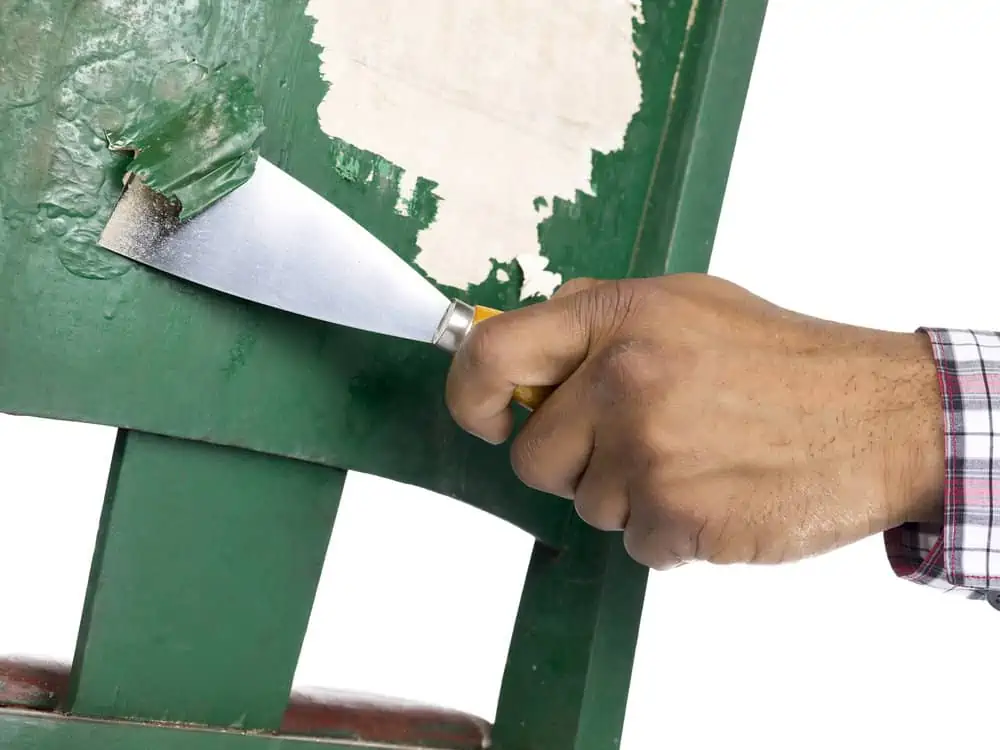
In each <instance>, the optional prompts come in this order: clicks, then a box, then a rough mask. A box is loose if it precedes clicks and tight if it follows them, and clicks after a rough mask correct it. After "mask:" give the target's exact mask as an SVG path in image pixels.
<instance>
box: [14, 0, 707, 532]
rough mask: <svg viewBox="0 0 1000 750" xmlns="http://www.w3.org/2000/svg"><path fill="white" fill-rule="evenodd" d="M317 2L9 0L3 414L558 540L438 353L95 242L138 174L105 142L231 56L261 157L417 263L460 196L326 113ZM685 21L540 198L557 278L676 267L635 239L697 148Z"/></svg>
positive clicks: (650, 52) (652, 50) (515, 294)
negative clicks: (149, 443)
mask: <svg viewBox="0 0 1000 750" xmlns="http://www.w3.org/2000/svg"><path fill="white" fill-rule="evenodd" d="M608 1H609V2H617V1H618V0H608ZM306 6H307V0H285V1H283V2H271V1H270V0H177V1H176V2H172V3H164V2H159V1H158V0H87V1H86V2H79V1H77V0H2V1H0V164H2V165H3V169H2V171H0V212H2V219H3V220H2V222H0V237H2V238H3V239H4V242H3V244H2V245H0V320H2V321H3V323H4V324H3V325H2V326H0V362H3V368H2V370H0V410H4V411H7V412H12V413H25V414H34V415H38V416H47V417H56V418H62V419H79V420H83V421H88V422H94V423H99V424H111V425H117V426H123V427H128V428H131V429H137V430H142V431H147V432H154V433H158V434H166V435H173V436H178V437H187V438H191V439H196V440H204V441H208V442H216V443H223V444H229V445H237V446H240V447H245V448H250V449H253V450H259V451H264V452H268V453H273V454H278V455H285V456H292V457H295V458H299V459H304V460H307V461H316V462H319V463H323V464H326V465H330V466H337V467H342V468H347V469H356V470H359V471H364V472H369V473H374V474H378V475H381V476H387V477H390V478H393V479H396V480H399V481H402V482H408V483H411V484H416V485H419V486H423V487H427V488H429V489H431V490H434V491H436V492H439V493H441V494H444V495H448V496H450V497H456V498H460V499H462V500H465V501H467V502H470V503H472V504H474V505H476V506H478V507H480V508H482V509H484V510H486V511H487V512H490V513H494V514H496V515H498V516H500V517H502V518H506V519H508V520H509V521H510V522H511V523H514V524H515V525H518V526H520V527H522V528H526V529H528V530H530V531H531V533H534V534H537V535H539V536H540V537H541V538H543V539H546V540H547V541H552V540H556V539H558V538H560V535H561V534H562V533H563V529H564V528H565V518H566V513H567V509H566V506H565V503H562V502H555V501H554V500H553V499H552V498H550V497H549V496H545V495H540V494H539V493H534V492H531V491H529V490H528V489H526V488H525V487H524V486H523V485H522V484H521V483H520V482H518V480H517V478H516V476H514V475H513V473H512V472H511V470H510V466H509V461H508V460H507V454H506V452H505V451H503V450H499V451H497V450H495V449H494V448H492V447H491V446H485V445H481V444H480V443H479V442H478V441H476V440H475V439H474V438H469V437H468V436H466V435H465V434H464V433H462V431H461V430H459V429H458V428H457V427H456V426H455V425H454V422H453V420H451V418H450V416H449V415H448V413H447V410H446V409H445V407H444V404H443V398H442V395H441V394H442V388H443V383H444V379H445V375H446V370H447V364H448V361H447V357H445V356H441V353H440V352H436V351H433V350H431V351H428V349H429V348H428V347H426V346H421V345H418V344H411V343H410V342H400V341H392V340H385V339H382V338H378V337H372V336H369V335H365V334H363V333H360V332H355V331H350V330H346V329H339V328H337V327H335V326H323V325H319V324H316V323H315V322H312V321H303V320H301V319H298V318H296V317H294V316H287V315H281V314H279V313H277V312H276V311H273V310H266V309H261V308H259V307H255V306H253V305H249V304H247V303H244V302H242V301H239V300H232V299H229V298H224V297H223V296H221V295H215V294H212V293H209V292H207V291H205V290H202V289H198V288H196V287H194V286H193V285H190V284H185V283H183V282H180V281H178V280H176V279H171V278H169V277H166V276H165V275H163V274H156V273H155V272H152V271H150V270H149V269H145V268H142V267H140V266H135V265H133V264H131V263H130V262H129V261H125V260H124V259H120V258H119V257H118V256H116V255H114V254H112V253H109V252H107V251H104V250H102V249H100V248H98V247H97V246H96V244H95V242H96V240H97V238H98V236H99V234H100V231H101V229H102V228H103V226H104V223H105V221H106V219H107V217H108V216H109V215H110V213H111V211H112V209H113V207H114V204H115V201H116V199H117V197H118V194H119V190H120V185H121V179H122V177H123V176H124V174H125V171H126V168H127V166H128V161H129V156H128V155H125V154H115V153H113V152H112V151H111V150H109V149H108V143H107V138H106V135H107V133H108V131H113V130H115V129H116V128H119V127H121V126H122V125H123V124H124V123H125V122H126V121H127V119H128V117H129V116H130V115H131V114H133V113H134V112H135V111H136V110H137V109H138V108H140V107H141V106H142V105H143V104H144V103H146V102H148V101H149V99H150V91H151V87H153V85H154V83H155V80H156V77H157V75H158V73H160V71H163V70H166V69H167V68H168V67H169V66H171V65H181V64H183V63H185V62H197V63H199V64H201V65H203V66H205V67H206V68H209V69H216V68H218V66H220V65H223V64H228V65H233V66H236V65H237V63H239V67H242V69H243V72H244V74H245V75H246V76H247V77H248V78H249V79H250V80H251V81H252V82H253V84H254V86H255V89H256V91H257V93H258V95H259V98H260V101H261V103H262V105H263V108H264V122H265V125H266V129H265V130H264V132H263V134H262V135H261V137H260V153H261V154H262V155H263V156H264V157H265V158H267V159H268V160H270V161H272V162H274V163H276V164H277V165H279V166H280V167H282V168H283V169H286V170H287V171H288V172H289V173H290V174H292V175H293V176H294V177H296V178H297V179H299V180H301V181H302V182H303V183H305V184H306V185H308V186H309V187H311V188H312V189H314V190H316V191H317V192H319V193H320V194H321V195H323V196H324V197H325V198H327V199H328V200H330V201H331V202H332V203H334V204H335V205H337V206H338V207H340V208H341V209H342V210H344V211H345V212H347V213H348V214H350V215H351V216H352V217H354V218H355V219H356V220H357V221H359V222H360V223H361V224H362V225H363V226H365V227H366V228H368V229H369V230H370V231H372V232H373V233H374V234H375V235H376V236H378V238H379V239H381V240H382V241H383V242H384V243H386V244H387V245H388V246H389V247H391V248H392V249H393V250H395V251H396V252H398V253H399V254H400V255H401V256H402V257H403V258H404V259H406V260H407V261H408V262H411V263H415V260H416V258H417V256H418V254H419V253H420V252H421V247H420V245H419V238H421V237H422V236H423V235H424V234H425V233H426V231H427V230H428V229H429V228H430V227H431V226H432V225H434V224H435V223H437V222H438V219H439V215H440V212H441V210H442V206H443V205H444V204H445V203H446V200H447V198H446V196H444V197H443V192H444V188H443V187H442V185H443V183H442V182H441V176H440V175H434V174H431V173H427V174H421V173H419V172H415V171H414V170H412V169H406V168H405V167H404V166H403V165H401V164H399V163H397V162H395V161H394V160H393V159H392V158H390V157H389V156H388V155H387V154H384V153H379V152H377V151H375V150H372V149H370V148H369V149H366V148H364V147H361V146H359V145H358V144H354V143H351V142H349V141H348V140H345V138H343V137H337V136H330V135H329V134H328V133H325V132H324V131H323V130H322V129H321V127H320V123H319V119H318V109H319V107H320V105H321V103H322V102H323V101H324V99H327V100H329V97H330V95H331V92H333V91H334V89H333V88H332V86H331V85H330V84H329V82H327V81H324V80H323V78H322V77H321V61H320V56H321V54H322V52H323V50H322V49H321V47H320V46H319V45H317V44H315V42H314V41H313V40H314V38H315V35H316V34H315V21H314V19H313V18H312V17H310V16H309V15H307V14H306V12H305V11H306ZM699 7H701V8H705V7H708V6H706V3H705V2H702V3H701V4H700V5H699ZM690 10H691V2H690V0H672V1H670V2H666V1H665V2H659V1H657V2H653V1H652V0H647V2H645V3H644V4H643V8H642V13H641V20H640V15H637V16H636V17H635V18H633V20H632V25H631V29H632V30H631V42H630V43H631V44H634V46H635V49H636V52H635V59H634V61H633V63H634V64H635V65H637V68H638V75H639V79H640V81H641V87H642V96H641V104H640V106H639V110H638V111H637V112H636V113H635V115H634V116H633V117H632V118H631V121H630V122H629V123H628V126H627V128H626V131H625V134H624V140H623V145H622V146H621V148H618V149H612V150H610V151H607V152H602V151H592V152H591V153H590V155H589V163H590V172H589V184H590V185H591V190H589V191H587V190H579V191H576V192H575V193H574V194H573V195H571V196H569V197H562V196H560V195H558V194H555V195H547V196H546V195H540V196H535V199H531V200H529V203H528V206H529V209H531V210H532V211H533V213H532V222H535V221H537V220H539V219H540V223H538V224H537V226H536V225H535V224H534V223H533V224H532V227H533V230H532V231H533V232H535V234H533V235H532V237H533V238H535V237H537V240H538V244H539V245H540V247H541V248H542V255H541V256H538V257H542V258H543V259H546V260H547V261H548V266H547V267H546V269H544V270H551V271H553V272H555V273H558V274H560V275H561V276H562V277H563V278H570V277H574V276H582V275H586V276H598V277H616V276H622V275H626V274H628V273H629V271H630V269H632V268H633V267H634V262H635V259H636V258H641V259H642V264H641V266H642V267H643V268H646V269H655V268H663V267H664V266H665V263H666V254H667V252H668V247H667V245H666V243H660V242H644V241H643V240H642V237H641V234H642V233H641V227H642V225H643V221H644V217H645V210H646V207H647V206H648V205H649V204H650V199H651V189H652V188H651V185H652V184H653V183H652V177H653V175H654V172H655V170H656V169H657V166H656V165H657V164H658V163H659V162H658V159H660V154H661V153H663V154H666V155H667V156H664V158H663V160H662V161H663V163H666V164H670V163H673V161H674V160H676V157H675V156H670V154H676V153H678V152H681V151H683V149H684V148H686V146H685V141H684V138H683V130H678V131H677V135H676V136H674V135H670V133H672V132H673V131H671V130H670V128H669V127H668V125H669V123H670V117H669V115H668V113H669V111H670V98H669V92H670V87H671V82H672V81H673V80H674V77H675V73H676V71H677V65H678V60H679V58H680V55H681V50H682V49H684V45H685V42H686V38H687V37H686V35H687V31H688V27H687V21H688V19H689V15H690ZM699 12H701V11H699ZM712 12H715V11H712ZM706 13H709V11H706ZM627 43H628V42H627V41H626V44H627ZM684 59H685V60H686V61H688V62H690V64H692V65H694V64H696V63H698V55H697V54H688V55H686V57H685V58H684ZM688 62H686V63H685V64H688ZM345 95H346V93H345ZM665 134H668V135H666V136H665ZM619 135H620V134H619ZM661 170H662V167H661ZM664 184H668V183H666V182H665V183H664ZM668 186H669V185H668ZM653 197H654V198H656V197H658V196H657V195H653ZM660 197H662V196H660ZM521 250H523V248H519V249H518V252H520V251H521ZM514 258H516V256H514ZM416 267H417V268H418V269H420V266H419V264H416ZM523 282H524V274H523V271H522V269H521V266H520V265H519V263H518V262H517V261H516V259H511V260H509V261H502V262H501V261H496V260H494V261H491V271H490V273H489V275H488V277H487V278H486V279H485V280H484V281H483V282H481V283H477V284H470V285H468V286H467V287H466V286H461V287H451V286H449V285H447V284H442V283H440V281H439V282H438V283H439V286H441V287H442V289H443V291H445V292H446V293H447V294H449V295H455V296H459V297H461V298H463V299H466V300H470V301H475V302H478V303H480V304H485V305H490V306H492V307H497V308H501V309H507V308H510V307H514V306H517V305H518V304H519V303H520V302H521V300H520V294H521V292H522V291H523ZM140 352H141V354H140ZM414 434H419V435H420V436H421V439H420V440H414V439H413V436H414ZM570 511H571V509H570Z"/></svg>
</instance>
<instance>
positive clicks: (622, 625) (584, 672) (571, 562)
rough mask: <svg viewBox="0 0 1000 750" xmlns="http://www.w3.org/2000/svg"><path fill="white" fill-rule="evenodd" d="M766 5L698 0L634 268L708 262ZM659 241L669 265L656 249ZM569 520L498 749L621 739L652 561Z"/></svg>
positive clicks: (546, 560)
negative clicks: (644, 562)
mask: <svg viewBox="0 0 1000 750" xmlns="http://www.w3.org/2000/svg"><path fill="white" fill-rule="evenodd" d="M766 6H767V3H766V0H729V1H728V2H727V1H726V0H719V1H717V2H709V0H701V2H700V4H699V6H698V8H697V14H696V16H695V18H694V23H693V24H692V25H691V28H690V29H689V35H688V39H687V40H686V42H685V48H684V55H685V59H687V60H690V61H692V62H693V64H691V65H688V66H681V67H680V68H679V69H678V80H677V88H676V91H675V97H674V101H673V102H672V105H671V112H670V115H669V117H668V119H667V121H666V124H665V126H664V130H663V134H662V139H661V150H660V153H659V154H658V158H657V165H656V169H655V170H654V173H653V176H652V180H651V182H650V188H649V197H648V199H647V202H646V205H645V208H644V218H643V222H642V224H641V226H640V233H639V235H638V238H637V241H636V252H635V255H634V257H633V263H632V268H630V275H633V276H634V275H645V274H649V275H659V274H661V273H663V272H664V270H665V271H666V272H667V273H677V272H697V273H704V272H706V271H707V270H708V266H709V261H710V257H711V250H712V244H713V241H714V237H715V231H716V226H717V223H718V218H719V215H720V213H721V208H722V202H723V197H724V193H725V185H726V181H727V179H728V174H729V166H730V163H731V160H732V154H733V151H734V149H735V145H736V137H737V133H738V130H739V123H740V120H741V119H742V112H743V106H744V102H745V99H746V92H747V90H748V88H749V83H750V75H751V72H752V69H753V61H754V58H755V56H756V51H757V45H758V42H759V39H760V32H761V28H762V25H763V19H764V14H765V11H766ZM668 131H670V132H669V133H668ZM678 131H681V132H682V133H683V137H682V138H677V137H676V134H677V132H678ZM664 247H666V248H667V250H668V252H667V254H666V258H667V263H666V269H664V268H663V267H662V266H661V265H660V262H659V261H658V260H657V259H660V258H662V257H663V255H664V254H663V248H664ZM567 531H568V533H569V534H570V536H571V538H573V543H571V544H569V545H568V549H566V550H564V551H562V552H553V551H551V550H546V549H545V548H544V547H543V546H542V545H536V546H535V550H534V553H533V557H532V562H531V564H530V566H529V569H528V573H527V577H526V582H525V588H524V592H523V594H522V599H521V605H520V608H519V610H518V617H517V620H516V622H515V626H514V633H513V637H512V639H511V647H510V651H509V653H508V658H507V666H506V669H505V672H504V678H503V683H502V686H501V693H500V701H499V705H498V709H497V719H496V723H495V726H494V730H493V738H494V746H495V748H496V750H543V749H545V748H556V747H558V748H566V750H609V749H610V748H616V747H618V746H619V744H620V741H621V732H622V728H623V726H624V721H625V711H626V708H627V699H628V692H629V685H630V682H631V675H632V664H633V660H634V656H635V649H636V644H637V641H638V636H639V624H640V620H641V614H642V607H643V602H644V598H645V591H646V584H647V580H648V575H649V571H648V570H647V569H646V568H643V567H641V566H639V565H637V564H636V563H634V561H632V560H631V559H630V558H628V556H627V555H626V553H625V550H624V546H623V544H622V541H621V535H620V534H618V533H612V534H609V533H602V532H599V531H595V530H593V529H589V528H582V522H581V521H579V520H578V519H576V518H573V519H571V521H570V523H569V525H568V526H567Z"/></svg>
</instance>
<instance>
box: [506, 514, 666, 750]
mask: <svg viewBox="0 0 1000 750" xmlns="http://www.w3.org/2000/svg"><path fill="white" fill-rule="evenodd" d="M571 533H572V537H573V543H572V545H571V546H570V548H569V549H568V550H565V551H553V550H549V549H546V548H545V547H544V546H542V545H540V544H536V546H535V550H534V552H533V554H532V559H531V563H530V565H529V567H528V574H527V577H526V580H525V587H524V592H523V594H522V598H521V606H520V608H519V610H518V616H517V620H516V621H515V625H514V633H513V637H512V639H511V647H510V652H509V654H508V658H507V665H506V669H505V671H504V677H503V682H502V685H501V690H500V700H499V704H498V707H497V715H496V721H495V722H494V727H493V742H494V747H495V750H543V749H544V748H564V749H565V750H607V749H608V748H614V747H618V744H619V742H620V740H621V732H622V726H623V724H624V720H625V707H626V701H627V698H628V692H629V683H630V680H631V676H632V662H633V659H634V657H635V648H636V642H637V639H638V633H639V623H640V620H641V615H642V607H643V602H644V598H645V592H646V582H647V578H648V574H649V573H648V570H647V569H646V568H644V567H642V566H641V565H639V564H638V563H636V562H635V561H634V560H632V559H631V558H630V557H628V555H627V553H626V552H625V549H624V546H623V545H622V542H621V534H620V533H606V532H601V531H597V530H595V529H592V528H590V527H589V526H586V524H584V523H583V521H580V520H576V521H575V522H574V523H573V525H572V529H571Z"/></svg>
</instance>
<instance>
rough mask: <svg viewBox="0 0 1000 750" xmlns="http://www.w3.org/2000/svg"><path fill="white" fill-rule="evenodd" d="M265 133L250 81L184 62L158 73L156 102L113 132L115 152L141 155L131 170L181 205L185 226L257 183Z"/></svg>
mask: <svg viewBox="0 0 1000 750" xmlns="http://www.w3.org/2000/svg"><path fill="white" fill-rule="evenodd" d="M263 132H264V109H263V107H262V106H261V104H260V102H259V101H258V99H257V94H256V92H255V91H254V86H253V82H252V81H250V79H249V78H247V77H246V76H245V75H242V74H240V73H236V72H232V71H231V70H230V69H229V67H228V66H223V67H221V68H219V69H216V70H214V71H209V70H208V69H207V68H205V67H204V66H202V65H199V64H198V63H195V62H185V61H181V62H176V63H172V64H170V65H167V66H165V67H163V68H162V69H161V70H160V71H159V72H158V73H157V74H156V76H155V78H154V79H153V82H152V84H151V85H150V89H149V99H148V100H147V101H146V102H144V103H143V104H142V106H140V107H139V108H137V109H136V110H134V111H132V112H130V113H128V114H127V115H126V118H125V121H124V122H123V123H122V125H121V126H120V127H118V128H115V129H114V130H112V131H110V132H109V133H108V147H109V148H110V149H111V150H113V151H133V152H135V158H134V159H133V160H132V161H131V163H130V164H129V166H128V171H129V172H130V173H132V174H135V175H136V176H137V177H139V178H140V179H141V180H142V181H143V182H144V183H145V184H146V185H147V186H149V187H150V188H152V189H153V190H155V191H157V192H158V193H160V194H162V195H164V196H166V197H167V198H169V199H170V200H173V201H176V202H178V203H179V204H180V206H181V211H180V218H181V219H182V220H183V219H188V218H190V217H192V216H195V215H196V214H198V213H200V212H201V211H203V210H204V209H205V208H207V207H208V206H210V205H211V204H212V203H214V202H215V201H217V200H219V199H220V198H222V197H224V196H226V195H228V194H229V193H230V192H232V191H233V190H235V189H236V188H238V187H239V186H240V185H242V184H243V183H245V182H246V181H247V180H249V179H250V177H251V176H252V175H253V169H254V165H255V164H256V163H257V154H258V151H257V141H258V139H259V138H260V135H261V133H263Z"/></svg>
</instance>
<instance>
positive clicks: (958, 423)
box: [884, 328, 1000, 599]
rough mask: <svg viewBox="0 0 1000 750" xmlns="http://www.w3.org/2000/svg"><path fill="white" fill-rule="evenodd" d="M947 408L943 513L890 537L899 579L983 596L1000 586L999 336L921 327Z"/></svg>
mask: <svg viewBox="0 0 1000 750" xmlns="http://www.w3.org/2000/svg"><path fill="white" fill-rule="evenodd" d="M919 331H920V332H922V333H925V334H926V335H927V336H928V337H929V338H930V341H931V346H932V350H933V352H934V361H935V364H936V365H937V374H938V385H939V386H940V388H941V401H942V405H943V407H944V424H943V428H944V432H945V441H944V445H945V487H944V517H943V519H942V521H941V523H938V524H917V523H909V524H903V525H902V526H899V527H896V528H894V529H889V530H888V531H886V532H885V534H884V541H885V547H886V553H887V555H888V558H889V563H890V565H891V566H892V570H893V572H894V573H895V574H896V575H897V576H899V577H900V578H903V579H906V580H909V581H913V582H914V583H919V584H922V585H926V586H931V587H933V588H938V589H943V590H945V591H950V592H955V593H960V594H964V595H965V596H967V597H969V598H972V599H982V598H984V597H985V595H986V593H987V591H989V590H997V589H1000V334H998V333H996V332H987V331H973V330H955V329H943V328H920V329H919Z"/></svg>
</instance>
